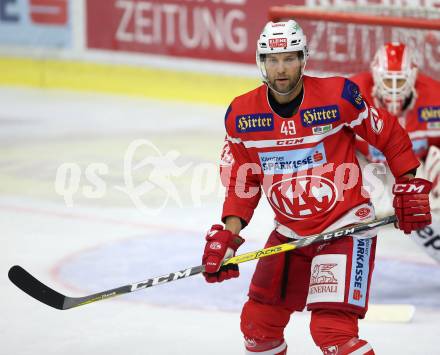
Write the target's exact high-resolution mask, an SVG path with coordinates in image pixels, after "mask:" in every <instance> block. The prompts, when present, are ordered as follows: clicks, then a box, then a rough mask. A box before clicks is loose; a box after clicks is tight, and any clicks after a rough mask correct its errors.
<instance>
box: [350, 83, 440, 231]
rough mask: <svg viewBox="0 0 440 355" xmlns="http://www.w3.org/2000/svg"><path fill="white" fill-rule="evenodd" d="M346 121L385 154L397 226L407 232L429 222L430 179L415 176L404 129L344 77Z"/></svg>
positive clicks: (411, 152)
mask: <svg viewBox="0 0 440 355" xmlns="http://www.w3.org/2000/svg"><path fill="white" fill-rule="evenodd" d="M342 98H343V100H342V101H343V105H344V112H345V113H346V114H345V118H346V124H347V125H348V126H349V127H351V128H352V130H353V131H354V132H355V133H356V134H357V135H359V136H361V137H362V138H363V139H365V140H366V141H367V142H368V143H370V144H371V145H373V146H374V147H376V148H378V149H379V150H380V151H382V153H383V154H384V155H385V157H386V160H387V163H388V165H389V167H390V170H391V172H392V173H393V175H394V177H395V178H396V183H395V184H394V186H393V194H394V201H393V206H394V209H395V211H396V216H397V219H398V227H399V228H400V229H401V230H403V231H404V232H405V233H406V234H409V233H411V231H413V230H417V229H421V228H423V227H425V226H427V225H429V224H430V223H431V211H430V206H429V192H430V190H431V188H432V184H431V182H429V181H428V180H425V179H420V178H415V177H414V176H415V174H416V171H417V168H418V166H419V165H420V162H419V161H418V159H417V157H416V156H415V154H414V152H413V150H412V144H411V141H410V139H409V137H408V134H407V133H406V131H405V130H404V129H403V128H402V127H401V126H400V124H399V122H398V121H397V119H396V118H395V117H393V116H392V115H390V114H389V113H388V112H386V111H383V110H379V109H377V108H375V107H373V106H372V105H370V104H369V103H368V102H367V101H366V100H364V99H363V98H362V95H361V93H360V92H359V89H358V87H357V85H356V84H354V83H353V82H351V81H350V80H347V79H346V80H345V83H344V88H343V91H342Z"/></svg>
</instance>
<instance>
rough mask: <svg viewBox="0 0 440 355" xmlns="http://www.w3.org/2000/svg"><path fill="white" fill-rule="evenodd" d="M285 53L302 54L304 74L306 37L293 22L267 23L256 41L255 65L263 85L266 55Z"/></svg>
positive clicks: (306, 51)
mask: <svg viewBox="0 0 440 355" xmlns="http://www.w3.org/2000/svg"><path fill="white" fill-rule="evenodd" d="M285 52H301V53H302V60H303V65H302V72H304V67H305V65H306V60H307V56H308V50H307V39H306V35H305V34H304V32H303V30H302V28H301V27H300V25H298V23H297V22H296V21H294V20H289V21H286V22H268V23H267V24H266V26H264V28H263V31H262V32H261V34H260V38H259V39H258V41H257V53H256V57H257V58H256V59H257V65H258V68H259V69H260V72H261V77H262V79H263V81H264V82H265V83H267V72H266V67H265V65H264V60H265V56H266V54H272V53H285Z"/></svg>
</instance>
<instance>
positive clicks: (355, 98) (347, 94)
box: [341, 79, 364, 110]
mask: <svg viewBox="0 0 440 355" xmlns="http://www.w3.org/2000/svg"><path fill="white" fill-rule="evenodd" d="M341 96H342V98H343V99H345V100H347V101H348V102H349V103H351V104H352V105H353V106H354V107H356V108H357V109H358V110H361V109H362V108H363V107H364V99H363V98H362V94H361V92H360V90H359V86H357V85H356V84H355V83H354V82H352V81H350V80H348V79H345V82H344V88H343V89H342V95H341Z"/></svg>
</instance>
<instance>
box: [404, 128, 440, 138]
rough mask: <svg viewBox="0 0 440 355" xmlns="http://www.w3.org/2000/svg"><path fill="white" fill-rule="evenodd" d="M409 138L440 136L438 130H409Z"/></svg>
mask: <svg viewBox="0 0 440 355" xmlns="http://www.w3.org/2000/svg"><path fill="white" fill-rule="evenodd" d="M408 134H409V138H411V139H417V138H429V137H440V130H435V131H414V132H410V133H408Z"/></svg>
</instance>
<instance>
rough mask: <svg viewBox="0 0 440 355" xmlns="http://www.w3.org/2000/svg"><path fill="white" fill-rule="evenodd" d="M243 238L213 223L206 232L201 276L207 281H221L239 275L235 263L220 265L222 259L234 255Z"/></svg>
mask: <svg viewBox="0 0 440 355" xmlns="http://www.w3.org/2000/svg"><path fill="white" fill-rule="evenodd" d="M243 243H244V239H243V238H242V237H240V236H239V235H237V234H233V233H232V232H231V231H228V230H224V229H223V226H221V225H219V224H214V225H213V226H212V227H211V229H210V230H209V231H208V233H207V234H206V245H205V251H204V252H203V258H202V264H203V265H205V272H204V273H203V276H205V279H206V281H207V282H210V283H212V282H222V281H224V280H228V279H231V278H233V277H238V276H239V275H240V273H239V271H238V265H237V264H230V265H226V266H223V267H220V266H221V264H222V262H223V260H224V259H226V258H230V257H232V256H234V255H235V252H236V251H237V249H238V247H239V246H240V245H242V244H243Z"/></svg>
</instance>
